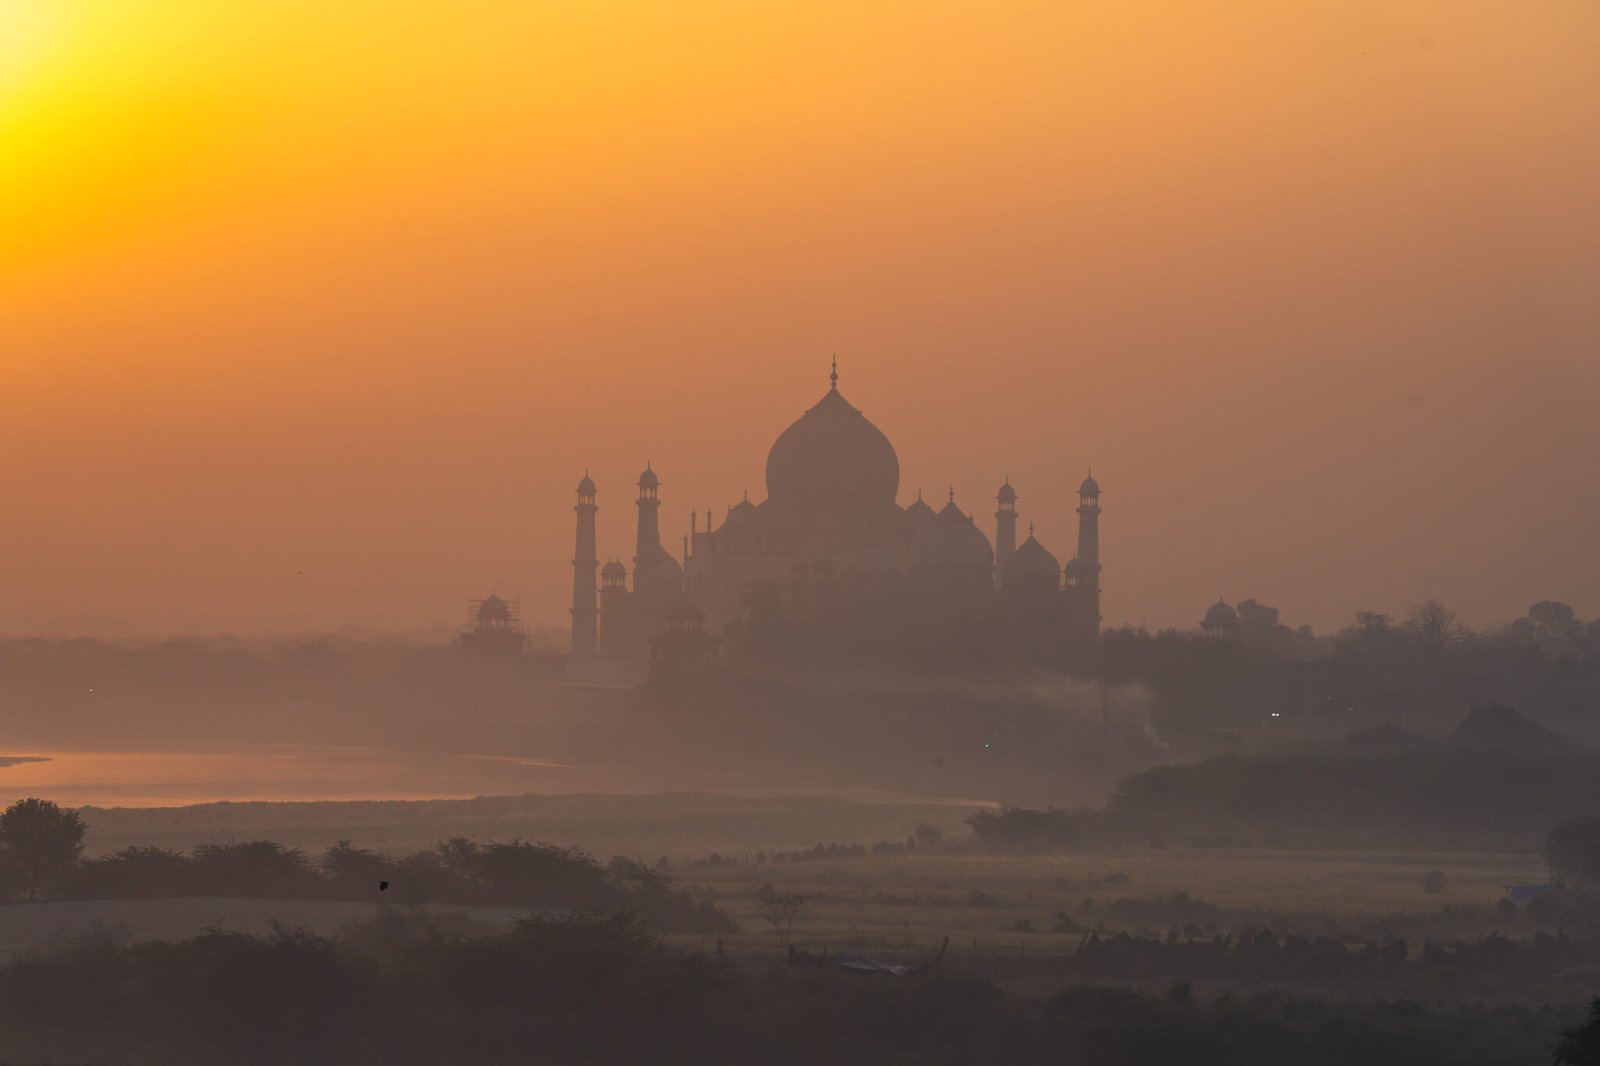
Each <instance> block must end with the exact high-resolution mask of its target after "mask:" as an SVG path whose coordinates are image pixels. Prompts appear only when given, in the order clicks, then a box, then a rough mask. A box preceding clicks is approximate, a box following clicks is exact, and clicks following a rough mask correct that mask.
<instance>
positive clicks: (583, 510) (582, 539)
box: [572, 470, 600, 659]
mask: <svg viewBox="0 0 1600 1066" xmlns="http://www.w3.org/2000/svg"><path fill="white" fill-rule="evenodd" d="M594 496H595V490H594V482H593V481H591V480H590V479H589V472H588V471H587V470H586V471H584V474H583V480H582V481H580V482H578V506H577V507H575V508H573V509H574V510H575V511H577V512H578V545H577V549H576V551H574V552H573V556H572V657H573V658H574V659H592V658H594V656H595V653H596V651H598V648H599V645H598V636H597V633H596V625H597V622H598V619H597V603H596V599H595V597H596V591H595V587H594V579H595V570H596V569H598V567H599V566H600V560H599V559H598V558H596V557H595V548H594V513H595V512H596V511H598V510H599V508H598V507H596V506H595V502H594Z"/></svg>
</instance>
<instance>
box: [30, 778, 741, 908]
mask: <svg viewBox="0 0 1600 1066" xmlns="http://www.w3.org/2000/svg"><path fill="white" fill-rule="evenodd" d="M86 829H87V826H86V825H85V823H84V821H83V818H82V816H81V815H80V814H79V813H78V812H77V811H74V810H70V809H66V808H62V807H60V806H58V805H57V804H55V803H53V802H51V801H49V800H42V799H36V798H30V799H25V800H19V801H18V802H16V803H14V804H12V805H11V806H10V807H8V808H6V810H5V811H4V812H0V891H3V893H4V894H5V895H8V896H10V897H11V898H21V899H26V900H38V899H50V898H55V899H153V898H160V897H173V896H225V897H237V898H257V899H339V900H367V901H377V900H383V901H392V902H395V903H466V904H474V903H498V904H506V905H510V906H515V907H527V908H529V909H531V910H535V911H566V912H573V911H580V910H584V911H600V912H611V911H628V912H630V913H632V914H636V915H638V916H640V917H641V918H643V919H644V920H646V921H648V922H650V923H651V924H652V925H653V926H655V927H656V928H659V929H662V930H666V931H671V932H699V933H720V932H732V931H734V929H735V926H734V923H733V921H732V919H730V918H729V917H728V916H727V915H726V914H724V913H722V912H721V911H719V910H718V909H717V908H716V907H715V906H713V905H712V904H711V903H710V901H708V900H700V901H696V900H695V899H694V897H693V896H692V895H691V894H690V892H689V891H688V890H687V889H684V888H679V887H677V886H676V885H674V884H673V882H672V879H671V878H670V877H668V876H667V874H666V873H665V872H663V871H662V870H660V869H657V868H652V867H650V866H647V865H646V864H644V863H643V862H640V861H639V860H637V859H630V858H626V857H622V856H618V857H616V858H613V859H612V860H611V861H610V862H609V863H607V864H605V865H601V863H600V862H599V861H598V860H596V859H595V858H594V857H593V856H592V855H589V854H588V853H587V852H584V851H580V850H579V849H577V848H564V847H558V846H556V845H554V844H545V843H529V842H527V841H522V840H513V841H511V842H510V843H503V844H502V843H494V842H488V843H482V842H479V841H476V840H471V839H468V838H466V837H451V838H450V839H448V840H445V841H442V842H441V843H439V844H438V845H437V846H436V847H433V848H430V849H427V850H424V851H418V852H414V853H412V854H410V855H406V856H403V857H398V858H397V857H395V856H391V855H385V854H383V853H382V852H377V851H371V850H368V849H365V848H357V847H353V846H352V845H351V844H350V842H349V841H344V840H341V841H340V842H338V843H337V844H334V845H332V846H331V847H329V848H327V849H325V850H324V851H323V852H322V853H321V854H320V855H319V856H317V857H316V858H315V859H313V858H312V857H311V856H309V855H307V854H306V853H305V852H304V851H302V850H301V849H299V848H289V847H284V846H283V845H282V844H279V843H277V842H276V841H273V840H249V841H243V842H238V843H228V844H199V845H196V846H195V847H194V848H191V849H190V850H188V851H178V850H170V849H166V848H156V847H128V848H124V849H122V850H121V851H118V852H114V853H112V854H110V855H104V856H100V857H98V858H92V859H85V858H83V857H82V852H83V836H84V832H85V831H86Z"/></svg>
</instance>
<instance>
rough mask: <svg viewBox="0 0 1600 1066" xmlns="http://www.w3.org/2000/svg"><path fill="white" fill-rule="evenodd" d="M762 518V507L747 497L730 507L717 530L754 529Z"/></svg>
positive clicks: (722, 531)
mask: <svg viewBox="0 0 1600 1066" xmlns="http://www.w3.org/2000/svg"><path fill="white" fill-rule="evenodd" d="M760 518H761V510H760V508H758V507H757V506H756V505H755V504H753V503H751V502H750V499H749V497H746V498H745V499H742V500H740V501H739V502H738V503H736V504H734V505H733V506H732V507H730V508H728V515H727V517H726V518H724V519H723V520H722V525H721V526H719V527H718V528H717V532H719V533H724V532H734V531H737V530H741V529H754V528H755V527H756V526H757V525H758V524H759V519H760Z"/></svg>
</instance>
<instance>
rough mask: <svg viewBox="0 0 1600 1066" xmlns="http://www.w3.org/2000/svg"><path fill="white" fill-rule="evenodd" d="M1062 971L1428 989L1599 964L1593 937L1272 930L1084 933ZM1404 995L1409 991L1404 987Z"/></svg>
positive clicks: (1521, 980) (1525, 981)
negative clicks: (1411, 939) (1409, 938)
mask: <svg viewBox="0 0 1600 1066" xmlns="http://www.w3.org/2000/svg"><path fill="white" fill-rule="evenodd" d="M1066 968H1067V969H1068V971H1069V972H1070V973H1072V974H1073V975H1074V976H1076V977H1079V978H1082V979H1087V980H1105V979H1108V978H1123V979H1130V980H1155V979H1160V980H1171V981H1180V980H1181V981H1204V982H1216V983H1223V984H1234V985H1237V984H1241V983H1261V982H1265V983H1268V984H1273V985H1279V986H1284V985H1306V984H1311V985H1315V984H1318V983H1321V982H1333V981H1337V982H1341V983H1345V984H1365V985H1372V984H1375V983H1381V984H1385V985H1391V986H1395V987H1405V988H1407V989H1416V988H1420V987H1430V988H1431V989H1432V990H1434V991H1445V990H1451V989H1456V988H1459V987H1461V986H1462V985H1464V984H1465V983H1466V982H1469V981H1478V980H1482V979H1490V978H1492V979H1497V980H1510V981H1515V982H1517V983H1518V986H1519V987H1525V988H1526V987H1537V986H1539V985H1542V984H1548V983H1561V982H1563V981H1570V980H1571V979H1573V977H1574V976H1577V977H1578V979H1579V980H1583V979H1587V978H1590V977H1592V975H1593V974H1595V973H1596V971H1597V968H1600V936H1593V935H1591V936H1587V937H1578V936H1573V935H1571V934H1568V933H1566V932H1555V933H1548V932H1540V933H1537V934H1535V935H1534V936H1532V937H1530V938H1528V939H1525V940H1513V939H1511V938H1508V937H1505V936H1502V935H1500V934H1499V933H1490V934H1488V935H1486V936H1481V937H1478V938H1476V939H1473V940H1455V941H1450V942H1445V943H1440V942H1436V941H1431V940H1429V941H1424V942H1423V943H1422V944H1421V945H1416V944H1408V943H1407V942H1406V941H1405V940H1403V939H1390V940H1387V941H1381V942H1380V941H1375V940H1373V941H1367V942H1366V943H1365V944H1361V945H1358V946H1354V947H1352V946H1351V945H1350V944H1348V943H1346V942H1344V941H1342V940H1340V939H1337V938H1333V937H1322V936H1316V937H1303V936H1296V935H1293V934H1289V935H1283V936H1280V935H1278V934H1275V933H1273V932H1272V931H1271V930H1267V929H1262V930H1259V931H1254V932H1252V931H1249V930H1245V931H1243V932H1241V933H1240V934H1239V935H1237V936H1218V937H1212V938H1206V939H1193V940H1190V939H1184V938H1181V937H1178V936H1176V935H1175V934H1174V935H1169V936H1167V937H1165V938H1160V937H1152V936H1140V935H1137V934H1133V933H1128V932H1118V933H1113V934H1110V935H1107V936H1102V935H1100V933H1099V932H1091V933H1088V934H1086V935H1085V936H1084V938H1083V941H1082V943H1081V944H1080V945H1079V947H1078V950H1077V951H1076V952H1075V953H1074V954H1073V955H1072V956H1070V957H1069V961H1068V962H1067V964H1066ZM1413 994H1415V993H1414V992H1413Z"/></svg>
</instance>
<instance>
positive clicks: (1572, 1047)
mask: <svg viewBox="0 0 1600 1066" xmlns="http://www.w3.org/2000/svg"><path fill="white" fill-rule="evenodd" d="M1555 1062H1556V1066H1600V999H1596V1000H1594V1001H1593V1002H1591V1003H1590V1004H1589V1020H1588V1021H1587V1022H1585V1023H1584V1024H1583V1025H1580V1026H1577V1027H1576V1028H1573V1029H1568V1030H1567V1031H1566V1032H1564V1033H1562V1034H1561V1042H1560V1043H1559V1044H1557V1045H1556V1050H1555Z"/></svg>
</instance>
